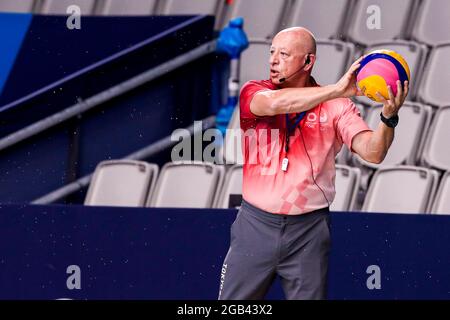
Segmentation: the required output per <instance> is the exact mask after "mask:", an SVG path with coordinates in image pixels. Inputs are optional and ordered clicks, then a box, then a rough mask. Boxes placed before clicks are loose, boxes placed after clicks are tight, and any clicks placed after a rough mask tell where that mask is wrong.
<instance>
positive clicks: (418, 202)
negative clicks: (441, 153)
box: [362, 166, 436, 213]
mask: <svg viewBox="0 0 450 320" xmlns="http://www.w3.org/2000/svg"><path fill="white" fill-rule="evenodd" d="M435 180H436V172H435V171H433V170H430V169H426V168H421V167H413V166H394V167H386V168H381V169H378V170H377V171H376V172H375V174H374V176H373V178H372V181H371V183H370V186H369V189H368V191H367V194H366V197H365V200H364V204H363V207H362V211H368V212H386V213H426V212H427V209H428V205H429V203H430V199H431V197H432V196H433V193H434V189H433V188H434V186H435Z"/></svg>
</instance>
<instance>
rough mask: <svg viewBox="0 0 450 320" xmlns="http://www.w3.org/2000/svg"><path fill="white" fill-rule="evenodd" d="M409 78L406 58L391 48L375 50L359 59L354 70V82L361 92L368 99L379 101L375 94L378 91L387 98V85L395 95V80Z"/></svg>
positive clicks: (402, 80) (402, 82)
mask: <svg viewBox="0 0 450 320" xmlns="http://www.w3.org/2000/svg"><path fill="white" fill-rule="evenodd" d="M409 79H410V71H409V66H408V63H406V60H405V59H404V58H403V57H402V56H401V55H400V54H398V53H397V52H395V51H392V50H375V51H372V52H370V53H369V54H368V55H367V56H365V57H364V59H363V60H362V61H361V66H360V67H359V69H358V70H357V71H356V82H357V84H358V87H359V88H360V89H361V91H362V93H363V94H364V95H365V96H367V97H368V98H369V99H372V100H374V101H377V102H380V99H379V98H378V96H377V95H376V92H379V93H380V94H381V95H382V96H383V97H384V98H385V99H389V93H388V89H387V87H388V86H390V87H391V89H392V93H393V94H394V96H396V95H397V80H400V81H401V84H402V87H403V84H404V82H405V81H406V80H407V81H409Z"/></svg>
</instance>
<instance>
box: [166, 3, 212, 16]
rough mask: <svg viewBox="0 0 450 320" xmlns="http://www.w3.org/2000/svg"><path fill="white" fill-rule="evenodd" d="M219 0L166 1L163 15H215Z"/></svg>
mask: <svg viewBox="0 0 450 320" xmlns="http://www.w3.org/2000/svg"><path fill="white" fill-rule="evenodd" d="M219 4H220V1H218V0H165V1H164V6H163V8H162V10H161V12H160V13H161V14H171V15H178V14H208V15H215V14H216V12H217V9H218V6H219Z"/></svg>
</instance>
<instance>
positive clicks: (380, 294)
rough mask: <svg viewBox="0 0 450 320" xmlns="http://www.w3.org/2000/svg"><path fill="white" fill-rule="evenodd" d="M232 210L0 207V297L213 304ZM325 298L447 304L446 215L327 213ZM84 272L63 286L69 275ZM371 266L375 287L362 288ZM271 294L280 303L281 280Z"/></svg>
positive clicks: (449, 226) (449, 261)
mask: <svg viewBox="0 0 450 320" xmlns="http://www.w3.org/2000/svg"><path fill="white" fill-rule="evenodd" d="M235 214H236V211H235V210H232V209H230V210H219V209H217V210H212V209H203V210H202V209H155V208H109V207H83V206H63V205H54V206H27V205H20V206H16V205H1V206H0V234H1V235H2V239H7V241H1V242H0V298H2V299H56V298H72V299H216V298H217V293H218V287H219V277H220V270H221V264H222V262H223V259H224V256H225V255H226V252H227V249H228V244H229V229H230V225H231V223H232V222H233V220H234V217H235ZM331 230H332V251H331V256H330V272H329V297H330V298H331V299H449V298H450V268H448V266H449V265H450V250H448V243H449V241H450V234H449V232H448V230H450V216H437V215H399V214H397V215H388V214H362V213H361V214H360V213H344V212H340V213H333V214H332V216H331ZM70 265H77V266H79V267H80V269H81V278H80V279H81V289H79V290H78V289H73V290H69V289H68V288H67V286H66V280H67V278H68V277H69V274H67V273H66V269H67V267H68V266H70ZM369 265H378V266H379V267H380V269H381V288H380V289H373V290H370V289H368V287H367V286H366V281H367V278H368V277H369V276H370V275H369V274H367V273H366V269H367V267H368V266H369ZM269 298H271V299H283V298H284V296H283V292H282V291H281V288H280V286H279V285H278V284H277V285H276V286H274V287H273V289H272V291H271V293H270V295H269Z"/></svg>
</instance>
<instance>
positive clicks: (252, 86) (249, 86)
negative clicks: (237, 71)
mask: <svg viewBox="0 0 450 320" xmlns="http://www.w3.org/2000/svg"><path fill="white" fill-rule="evenodd" d="M266 90H271V88H269V87H267V86H266V85H264V84H263V83H261V82H258V81H249V82H247V83H245V84H244V85H243V86H242V89H241V93H240V96H239V106H240V113H241V118H244V119H255V118H261V117H259V116H257V115H255V114H253V113H252V112H251V110H250V103H251V102H252V99H253V97H254V96H255V94H257V93H258V92H260V91H266Z"/></svg>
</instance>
